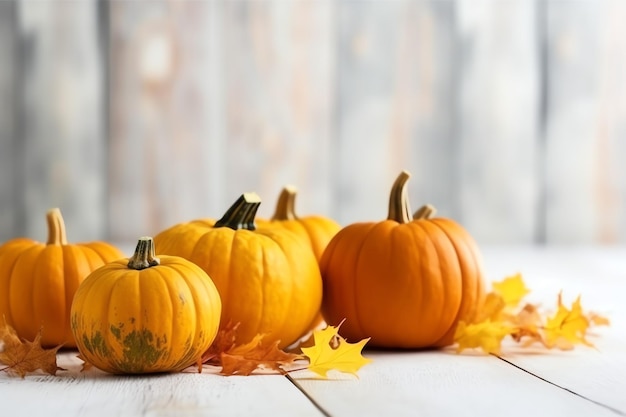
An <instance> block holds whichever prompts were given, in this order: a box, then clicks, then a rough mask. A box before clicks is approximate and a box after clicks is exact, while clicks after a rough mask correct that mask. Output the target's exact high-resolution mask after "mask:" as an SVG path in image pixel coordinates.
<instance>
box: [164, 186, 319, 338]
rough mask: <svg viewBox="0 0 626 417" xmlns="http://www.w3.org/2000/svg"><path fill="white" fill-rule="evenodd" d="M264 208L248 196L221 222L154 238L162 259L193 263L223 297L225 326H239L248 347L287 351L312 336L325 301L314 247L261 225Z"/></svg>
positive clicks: (182, 228)
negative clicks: (267, 345)
mask: <svg viewBox="0 0 626 417" xmlns="http://www.w3.org/2000/svg"><path fill="white" fill-rule="evenodd" d="M260 204H261V200H260V198H259V197H258V195H256V194H255V193H245V194H243V195H242V196H241V197H239V199H237V201H235V203H234V204H233V205H232V206H231V207H230V208H229V209H228V210H227V211H226V213H225V214H224V216H223V217H222V218H221V219H219V220H218V221H217V222H213V221H211V220H198V221H192V222H189V223H182V224H179V225H174V226H172V227H170V228H169V229H166V230H164V231H162V232H161V233H159V234H157V235H156V236H155V237H154V241H155V244H156V247H157V249H158V251H159V253H164V254H170V255H176V256H181V257H183V258H185V259H188V260H190V261H192V262H194V263H195V264H197V265H198V266H200V267H201V268H202V269H204V271H205V272H207V273H208V274H209V276H211V278H212V279H213V281H214V282H215V285H216V287H217V289H218V291H219V293H220V295H221V297H222V326H223V327H224V326H227V325H228V324H237V323H238V324H239V327H238V334H237V338H238V340H239V341H241V342H242V343H245V342H247V341H250V340H252V338H253V337H254V336H256V335H257V334H264V335H265V336H264V337H265V339H264V340H266V341H268V342H273V341H280V344H279V346H280V347H285V346H288V345H289V344H291V343H292V342H294V341H296V340H297V339H298V338H299V337H300V336H302V335H303V334H304V333H305V332H306V331H308V330H309V326H310V325H311V323H312V321H313V319H314V317H315V316H316V314H317V313H318V311H319V308H320V305H321V300H322V279H321V275H320V270H319V266H318V263H317V260H316V259H315V255H314V254H313V251H312V249H311V247H310V246H309V245H308V244H307V243H306V242H305V241H303V240H302V239H301V238H300V237H298V236H297V235H296V234H294V233H293V232H291V231H289V230H287V229H285V228H282V227H275V226H271V225H267V224H262V223H261V224H260V225H259V226H258V227H257V226H256V223H255V215H256V212H257V209H258V207H259V205H260Z"/></svg>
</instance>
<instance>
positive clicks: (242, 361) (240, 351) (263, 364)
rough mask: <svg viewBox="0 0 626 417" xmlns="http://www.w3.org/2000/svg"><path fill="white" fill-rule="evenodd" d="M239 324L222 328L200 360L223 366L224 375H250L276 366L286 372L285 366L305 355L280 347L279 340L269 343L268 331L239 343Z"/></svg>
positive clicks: (274, 368) (280, 371)
mask: <svg viewBox="0 0 626 417" xmlns="http://www.w3.org/2000/svg"><path fill="white" fill-rule="evenodd" d="M238 327H239V324H235V325H232V324H228V325H227V326H225V327H224V328H223V329H221V330H220V331H219V332H218V335H217V336H216V338H215V341H214V342H213V344H212V345H211V347H210V348H209V350H207V352H206V353H205V354H204V355H203V356H202V362H201V363H200V364H199V368H200V371H201V368H202V364H203V363H206V364H209V365H216V366H221V367H222V370H221V371H220V372H221V373H222V374H223V375H250V374H252V373H253V372H254V371H256V370H262V369H267V370H274V371H277V372H279V373H284V372H285V370H284V366H287V365H289V364H291V363H293V362H294V361H296V360H298V359H301V358H302V356H301V355H297V354H294V353H287V352H284V351H282V350H280V349H279V348H278V344H279V341H275V342H272V343H265V342H264V340H263V338H264V335H262V334H259V335H256V336H255V337H254V338H253V339H252V340H251V341H250V342H248V343H245V344H241V345H237V329H238Z"/></svg>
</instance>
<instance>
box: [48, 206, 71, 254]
mask: <svg viewBox="0 0 626 417" xmlns="http://www.w3.org/2000/svg"><path fill="white" fill-rule="evenodd" d="M46 222H47V223H48V241H47V242H46V243H47V244H48V245H67V234H66V233H65V222H64V221H63V216H61V210H59V209H58V208H53V209H50V210H48V212H47V213H46Z"/></svg>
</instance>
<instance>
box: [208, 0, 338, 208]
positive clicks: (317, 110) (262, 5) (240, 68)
mask: <svg viewBox="0 0 626 417" xmlns="http://www.w3.org/2000/svg"><path fill="white" fill-rule="evenodd" d="M332 5H333V2H329V1H321V2H293V3H291V2H280V1H266V2H224V7H223V14H222V17H223V21H222V28H223V32H222V40H223V43H222V45H223V46H222V48H223V54H222V73H223V76H224V77H223V99H224V101H223V102H222V105H223V111H224V114H223V116H224V122H225V126H224V135H225V138H226V142H225V143H224V146H223V153H222V157H223V158H224V164H223V170H222V172H221V173H220V174H221V178H223V179H225V180H226V184H225V185H224V186H223V187H222V188H223V191H222V193H223V195H222V199H221V201H222V204H223V208H222V210H225V209H226V208H227V206H228V205H230V204H231V202H232V201H234V200H235V199H236V198H237V197H238V195H239V194H241V193H242V192H247V191H255V192H257V193H258V194H259V195H260V196H261V198H262V200H263V202H264V203H263V204H262V205H261V207H260V209H259V215H261V216H265V217H267V216H271V215H272V214H273V210H274V204H275V201H276V198H277V197H278V194H279V192H280V190H281V188H282V187H283V186H285V185H287V184H293V185H295V186H297V187H298V189H299V190H300V192H299V195H298V204H297V205H298V207H297V209H298V212H299V213H301V214H306V213H323V214H327V215H330V214H331V213H332V212H331V210H335V209H336V208H337V205H338V204H339V202H338V201H337V200H336V199H334V198H335V197H336V196H335V195H333V194H332V187H333V181H334V179H333V178H332V173H333V169H334V167H335V166H336V164H337V160H336V159H334V156H333V151H334V146H333V145H334V143H333V141H332V137H331V133H333V132H332V128H333V123H334V119H333V117H334V110H335V106H334V99H335V97H334V95H333V93H334V90H333V76H334V73H333V70H334V60H335V55H334V42H333V35H334V31H333V30H334V26H333V23H334V15H333V6H332ZM216 215H221V213H219V214H216Z"/></svg>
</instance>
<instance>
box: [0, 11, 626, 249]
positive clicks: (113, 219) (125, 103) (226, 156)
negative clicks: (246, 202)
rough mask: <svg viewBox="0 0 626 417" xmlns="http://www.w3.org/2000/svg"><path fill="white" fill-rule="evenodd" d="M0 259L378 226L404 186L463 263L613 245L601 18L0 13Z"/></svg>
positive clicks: (608, 35)
mask: <svg viewBox="0 0 626 417" xmlns="http://www.w3.org/2000/svg"><path fill="white" fill-rule="evenodd" d="M1 7H2V9H1V10H2V13H1V15H2V16H1V17H0V19H2V28H1V29H0V30H1V31H2V37H1V40H0V62H2V63H3V64H5V65H3V71H2V72H0V99H2V100H3V102H4V103H9V104H8V105H7V110H6V111H4V112H3V113H2V115H0V139H1V143H0V195H1V196H2V198H1V199H0V208H1V210H0V240H2V241H4V240H7V239H9V238H11V237H14V236H17V235H28V236H31V237H34V238H39V239H41V238H43V235H44V233H45V232H44V227H43V225H44V222H43V216H42V213H44V212H45V210H47V209H48V208H50V207H52V206H60V208H61V209H62V210H63V213H64V215H65V217H66V221H67V223H68V229H69V230H70V239H71V240H91V239H95V238H109V239H111V240H116V241H125V240H134V239H136V238H137V237H138V236H140V235H145V234H154V233H156V232H158V231H160V230H161V229H162V228H164V227H167V226H169V225H171V224H173V223H177V222H181V221H186V220H189V219H192V218H198V217H218V216H220V215H221V214H222V212H223V211H224V210H225V208H226V207H228V206H229V205H230V204H231V202H232V201H233V200H234V199H235V198H236V197H237V196H238V195H239V194H240V193H242V192H246V191H256V192H257V193H259V194H260V195H261V197H262V199H263V201H264V203H263V205H262V206H261V209H260V212H259V213H260V215H262V216H269V215H271V213H272V208H273V204H274V200H275V198H276V196H277V195H278V193H279V191H280V188H281V187H282V186H284V185H286V184H295V185H296V186H298V187H299V189H300V194H299V198H298V207H297V208H298V212H299V213H301V214H308V213H311V214H312V213H319V214H324V215H327V216H330V217H333V218H335V219H336V220H338V221H339V222H340V223H341V224H344V225H345V224H348V223H352V222H356V221H361V220H380V219H382V218H384V217H385V216H386V211H387V198H388V192H389V187H390V184H391V183H392V181H393V179H394V178H395V177H396V176H397V175H398V173H399V172H400V171H401V170H403V169H406V170H408V171H409V172H411V173H412V178H411V180H410V182H409V185H408V186H409V193H410V196H411V202H412V205H413V208H414V209H415V208H417V207H418V206H419V205H421V204H423V203H427V202H428V203H431V204H434V205H435V206H436V207H438V209H439V213H440V215H442V216H446V217H451V218H453V219H455V220H457V221H459V222H460V223H461V224H462V225H463V226H465V227H466V228H467V229H468V230H469V231H470V232H471V233H472V234H473V235H474V237H475V238H476V240H477V241H478V242H479V244H495V243H503V244H519V243H548V244H578V243H604V244H618V243H624V242H626V210H625V207H626V167H625V166H624V164H623V163H622V162H621V159H623V155H626V141H624V140H623V136H624V134H625V133H624V132H626V104H625V102H624V101H625V100H624V97H626V94H625V92H624V91H623V90H624V87H623V86H624V85H626V83H625V82H624V77H625V75H624V74H625V73H626V72H624V71H623V68H624V66H625V63H626V53H625V52H624V51H626V45H625V42H626V41H625V39H626V36H625V35H626V33H624V28H623V25H622V21H623V20H624V18H625V17H626V6H624V4H623V2H621V1H620V0H604V1H598V2H593V1H588V0H571V1H560V0H546V1H541V2H529V1H524V0H506V1H499V0H478V1H471V0H424V1H413V0H396V1H389V2H383V1H351V0H339V1H330V0H322V1H317V2H311V1H302V2H294V3H292V2H285V1H280V0H261V1H237V2H230V1H225V0H216V1H192V0H182V1H175V2H171V1H167V0H155V1H146V0H138V1H133V2H104V1H93V2H80V1H76V0H62V1H59V2H56V3H55V5H52V4H51V3H49V2H39V1H24V2H15V1H7V2H2V6H1Z"/></svg>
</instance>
